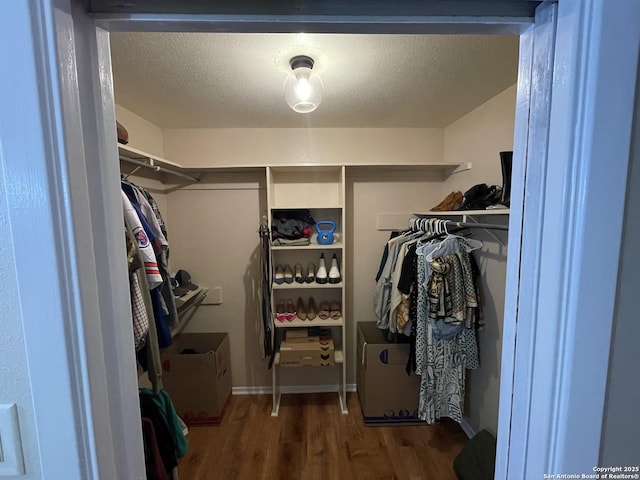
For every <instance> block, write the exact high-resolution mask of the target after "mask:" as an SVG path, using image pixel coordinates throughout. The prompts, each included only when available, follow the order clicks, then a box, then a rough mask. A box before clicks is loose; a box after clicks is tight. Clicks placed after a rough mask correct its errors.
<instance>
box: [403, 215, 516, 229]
mask: <svg viewBox="0 0 640 480" xmlns="http://www.w3.org/2000/svg"><path fill="white" fill-rule="evenodd" d="M433 218H434V219H435V220H436V222H433V226H436V227H437V225H438V222H440V225H446V228H447V230H448V229H449V228H451V227H455V228H459V229H463V228H482V229H485V230H509V227H508V226H507V225H497V224H495V223H478V222H472V223H469V222H454V221H453V220H443V219H438V218H437V217H433ZM429 220H430V219H429V218H412V219H411V220H410V222H409V228H410V229H411V230H412V231H414V232H424V231H426V230H425V228H424V227H426V226H428V225H429Z"/></svg>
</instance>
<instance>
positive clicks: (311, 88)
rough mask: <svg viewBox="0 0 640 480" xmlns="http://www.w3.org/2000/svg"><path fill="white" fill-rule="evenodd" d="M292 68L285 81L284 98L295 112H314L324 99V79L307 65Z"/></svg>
mask: <svg viewBox="0 0 640 480" xmlns="http://www.w3.org/2000/svg"><path fill="white" fill-rule="evenodd" d="M311 65H313V64H311ZM292 68H293V71H292V72H291V73H290V74H289V75H288V76H287V78H286V80H285V82H284V99H285V100H286V102H287V105H289V106H290V107H291V109H292V110H293V111H295V112H298V113H310V112H313V111H314V110H315V109H316V108H318V105H320V102H321V101H322V80H320V77H318V75H316V74H314V73H313V71H312V69H311V68H309V66H307V65H302V66H292Z"/></svg>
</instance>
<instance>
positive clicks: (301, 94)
mask: <svg viewBox="0 0 640 480" xmlns="http://www.w3.org/2000/svg"><path fill="white" fill-rule="evenodd" d="M312 93H313V88H312V87H311V84H310V83H309V80H308V79H306V78H298V81H297V82H296V95H297V96H298V98H299V99H300V101H303V102H306V101H308V100H309V99H310V98H311V94H312Z"/></svg>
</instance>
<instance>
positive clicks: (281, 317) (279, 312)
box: [275, 300, 287, 322]
mask: <svg viewBox="0 0 640 480" xmlns="http://www.w3.org/2000/svg"><path fill="white" fill-rule="evenodd" d="M284 308H285V307H284V300H280V301H279V302H278V303H277V304H276V313H275V318H276V320H278V321H279V322H284V321H285V320H286V317H287V314H286V312H285V310H284Z"/></svg>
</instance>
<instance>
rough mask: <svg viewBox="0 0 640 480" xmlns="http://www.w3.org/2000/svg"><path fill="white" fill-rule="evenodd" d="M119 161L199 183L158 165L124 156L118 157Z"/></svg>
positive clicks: (193, 178) (189, 176)
mask: <svg viewBox="0 0 640 480" xmlns="http://www.w3.org/2000/svg"><path fill="white" fill-rule="evenodd" d="M120 160H122V161H123V162H127V163H132V164H133V165H138V166H139V167H144V168H149V169H151V170H153V171H155V172H162V173H168V174H170V175H175V176H176V177H180V178H184V179H186V180H189V181H191V182H199V181H200V179H198V178H196V177H192V176H191V175H187V174H185V173H180V172H176V171H175V170H171V169H169V168H164V167H161V166H159V165H154V164H152V163H146V162H142V161H140V160H136V159H134V158H128V157H125V156H124V155H120Z"/></svg>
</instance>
